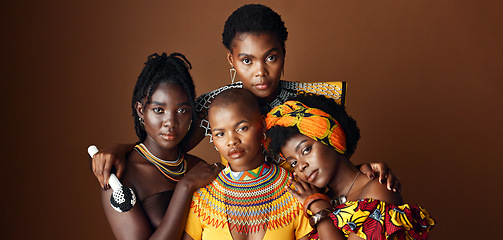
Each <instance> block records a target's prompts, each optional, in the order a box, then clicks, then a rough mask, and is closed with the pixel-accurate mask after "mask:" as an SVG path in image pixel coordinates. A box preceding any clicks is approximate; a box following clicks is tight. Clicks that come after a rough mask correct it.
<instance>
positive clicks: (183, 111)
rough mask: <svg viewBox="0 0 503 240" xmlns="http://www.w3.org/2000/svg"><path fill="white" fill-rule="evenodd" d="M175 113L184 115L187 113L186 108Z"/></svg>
mask: <svg viewBox="0 0 503 240" xmlns="http://www.w3.org/2000/svg"><path fill="white" fill-rule="evenodd" d="M177 112H178V113H181V114H184V113H186V112H187V109H186V108H179V109H178V110H177Z"/></svg>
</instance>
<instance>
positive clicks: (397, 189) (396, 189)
mask: <svg viewBox="0 0 503 240" xmlns="http://www.w3.org/2000/svg"><path fill="white" fill-rule="evenodd" d="M395 180H396V181H395V184H394V185H393V191H394V192H400V190H401V189H402V184H401V183H400V178H398V177H396V179H395Z"/></svg>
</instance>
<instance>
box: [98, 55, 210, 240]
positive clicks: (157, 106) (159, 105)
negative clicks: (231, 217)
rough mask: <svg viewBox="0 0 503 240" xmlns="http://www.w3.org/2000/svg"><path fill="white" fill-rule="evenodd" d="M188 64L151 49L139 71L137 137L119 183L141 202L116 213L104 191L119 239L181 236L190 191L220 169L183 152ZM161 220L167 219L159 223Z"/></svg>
mask: <svg viewBox="0 0 503 240" xmlns="http://www.w3.org/2000/svg"><path fill="white" fill-rule="evenodd" d="M189 68H191V65H190V62H189V61H188V60H187V59H186V58H185V56H183V55H182V54H180V53H172V54H170V55H169V56H168V55H166V53H163V54H161V55H158V54H153V55H150V56H149V57H148V60H147V62H146V63H145V67H144V69H143V71H142V72H141V74H140V75H139V77H138V80H137V82H136V85H135V88H134V92H133V99H132V102H131V107H132V111H133V119H134V123H135V129H136V135H138V138H139V141H138V142H137V144H135V146H134V151H132V152H131V153H130V154H129V155H128V156H127V161H126V163H127V168H126V171H125V172H124V176H123V178H122V183H123V184H124V185H125V186H127V187H129V188H131V189H132V190H133V191H134V192H135V195H136V196H137V199H138V202H139V204H136V205H135V206H134V207H133V208H132V209H131V210H129V211H127V212H123V213H120V212H117V211H115V210H114V209H113V208H112V206H110V202H109V200H110V196H111V194H112V190H111V189H107V190H105V191H103V192H102V203H103V208H104V211H105V215H106V216H107V218H108V222H109V223H110V226H111V228H112V231H113V233H114V235H115V237H116V238H117V239H146V238H149V237H151V236H152V234H161V235H163V236H177V235H178V236H181V234H182V233H183V226H184V223H185V218H186V215H187V210H188V207H189V204H188V203H189V201H190V197H191V196H192V192H193V191H194V190H196V189H198V188H200V187H202V186H205V185H206V184H208V183H209V182H211V180H213V179H214V178H215V176H216V174H217V173H218V172H219V171H220V166H218V165H209V164H207V163H206V162H204V161H203V160H201V159H200V158H198V157H196V156H192V155H190V154H187V153H186V152H187V141H188V139H189V138H190V136H191V132H192V131H193V129H194V128H195V124H194V123H195V111H194V104H195V103H194V84H193V82H192V77H191V76H190V74H189ZM168 205H169V209H168ZM165 213H166V214H165ZM163 218H164V219H163ZM162 221H163V222H166V224H163V228H159V229H157V228H158V226H159V225H160V223H161V222H162ZM156 230H157V231H156ZM154 236H155V235H154Z"/></svg>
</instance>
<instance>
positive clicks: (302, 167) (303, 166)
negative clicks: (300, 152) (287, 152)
mask: <svg viewBox="0 0 503 240" xmlns="http://www.w3.org/2000/svg"><path fill="white" fill-rule="evenodd" d="M308 166H309V163H307V162H306V161H303V160H300V159H298V160H297V168H298V169H299V172H303V171H304V170H306V168H307V167H308Z"/></svg>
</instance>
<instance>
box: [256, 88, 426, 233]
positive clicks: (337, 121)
mask: <svg viewBox="0 0 503 240" xmlns="http://www.w3.org/2000/svg"><path fill="white" fill-rule="evenodd" d="M266 124H267V128H268V132H267V135H268V137H269V138H270V142H269V144H268V148H269V149H270V150H271V151H273V152H274V153H278V154H281V156H282V157H283V158H284V159H285V160H286V162H287V163H288V164H289V165H290V166H291V167H292V168H294V170H295V175H296V180H297V181H294V180H293V179H292V180H291V182H292V185H293V186H294V187H293V189H288V190H289V191H290V192H291V193H292V195H294V196H295V197H296V198H297V199H298V200H299V202H301V203H304V204H303V207H304V214H305V215H306V216H307V217H308V218H309V222H310V224H311V226H312V227H313V228H315V230H314V231H313V232H312V234H311V236H310V237H311V239H346V238H348V239H426V238H427V236H428V231H429V230H430V229H431V228H432V227H433V226H434V225H435V221H434V220H433V219H432V218H431V217H430V216H429V214H428V213H427V212H426V210H424V209H423V208H422V207H421V206H418V205H411V204H404V203H403V201H402V197H401V196H400V194H399V193H397V192H392V191H388V190H387V189H386V187H385V186H382V185H381V184H379V183H378V182H377V180H370V179H368V178H364V177H361V176H360V175H361V174H360V173H361V172H360V171H359V170H358V169H357V168H355V167H354V165H353V164H352V163H351V162H350V160H349V159H350V157H351V155H352V154H353V153H354V151H355V149H356V144H357V142H358V140H359V138H360V132H359V129H358V127H357V126H356V121H355V120H354V119H352V118H351V117H350V116H348V114H347V113H346V111H345V110H344V107H343V106H340V105H339V104H337V103H336V102H334V101H333V100H331V99H328V98H325V97H323V96H313V95H311V96H298V97H297V98H294V100H291V101H286V102H285V103H284V104H282V105H279V106H277V107H275V108H274V109H273V110H271V112H269V114H267V118H266ZM359 176H360V177H359Z"/></svg>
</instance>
